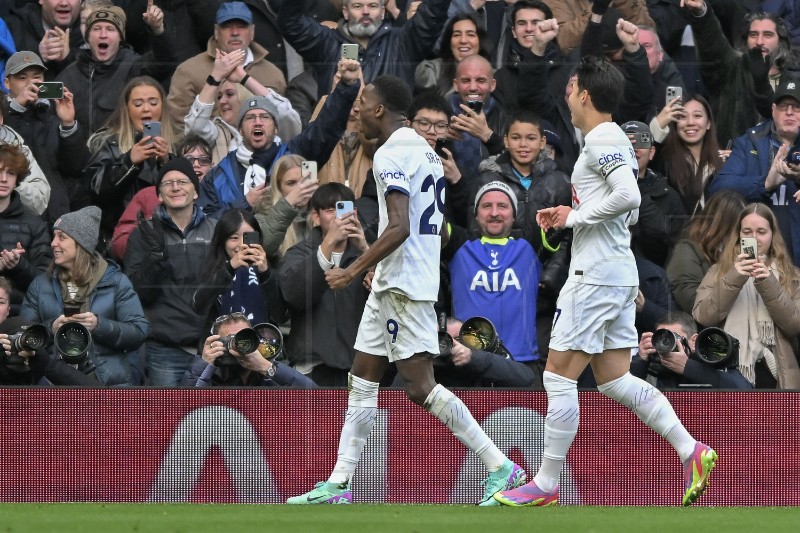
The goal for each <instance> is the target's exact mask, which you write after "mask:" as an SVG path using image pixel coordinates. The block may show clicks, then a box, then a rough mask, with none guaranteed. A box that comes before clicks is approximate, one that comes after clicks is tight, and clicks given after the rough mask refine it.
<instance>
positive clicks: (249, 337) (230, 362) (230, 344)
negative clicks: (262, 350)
mask: <svg viewBox="0 0 800 533" xmlns="http://www.w3.org/2000/svg"><path fill="white" fill-rule="evenodd" d="M219 342H221V343H222V345H223V346H224V347H225V353H224V354H222V355H220V356H219V357H217V358H216V359H215V360H214V366H239V361H237V360H236V357H235V356H234V355H233V354H231V350H236V353H238V354H240V355H247V354H249V353H252V352H255V351H256V350H257V349H258V345H259V344H260V343H261V338H260V337H259V336H258V333H257V332H256V330H254V329H253V328H244V329H242V330H239V331H238V332H237V333H234V334H233V335H228V336H226V337H221V338H220V339H219Z"/></svg>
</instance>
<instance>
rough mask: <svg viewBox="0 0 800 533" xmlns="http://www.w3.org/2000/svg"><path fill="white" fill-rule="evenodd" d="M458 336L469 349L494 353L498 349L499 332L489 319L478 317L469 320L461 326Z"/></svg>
mask: <svg viewBox="0 0 800 533" xmlns="http://www.w3.org/2000/svg"><path fill="white" fill-rule="evenodd" d="M458 336H459V338H460V339H461V342H462V343H463V344H464V345H465V346H467V347H468V348H472V349H474V350H483V351H486V352H494V351H495V350H496V349H497V343H498V340H497V339H498V337H497V330H496V329H495V327H494V324H492V322H491V321H490V320H489V319H488V318H484V317H482V316H476V317H472V318H469V319H467V320H466V321H465V322H464V323H463V324H462V325H461V330H460V331H459V335H458Z"/></svg>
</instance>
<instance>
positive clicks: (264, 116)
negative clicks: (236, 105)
mask: <svg viewBox="0 0 800 533" xmlns="http://www.w3.org/2000/svg"><path fill="white" fill-rule="evenodd" d="M256 119H259V120H260V121H261V122H266V121H268V120H272V115H270V114H269V113H261V114H260V115H245V116H244V119H243V120H244V121H245V122H255V121H256Z"/></svg>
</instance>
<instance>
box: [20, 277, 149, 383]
mask: <svg viewBox="0 0 800 533" xmlns="http://www.w3.org/2000/svg"><path fill="white" fill-rule="evenodd" d="M86 310H88V311H90V312H92V313H94V314H95V315H97V317H98V322H97V328H95V330H94V331H92V340H93V343H94V349H93V351H92V352H90V354H89V357H90V359H91V360H92V362H93V363H94V364H95V367H96V368H95V375H96V376H97V379H98V380H99V381H100V382H101V383H103V384H104V385H133V384H134V374H133V372H132V370H131V367H130V364H129V362H128V356H127V353H128V352H133V351H135V350H138V349H139V347H140V346H141V345H142V343H143V342H144V340H145V338H146V337H147V330H148V325H147V319H146V318H145V316H144V311H142V304H141V302H140V301H139V297H138V295H137V294H136V292H135V291H134V290H133V285H131V282H130V280H129V279H128V277H127V276H125V274H123V273H122V271H120V269H119V267H117V265H116V264H115V263H114V262H112V261H108V267H107V268H106V271H105V273H104V274H103V277H102V278H100V282H99V283H98V284H97V287H96V288H95V290H94V292H92V294H91V295H90V296H89V302H88V304H87V309H86ZM82 311H83V310H82ZM63 313H64V301H63V300H62V298H61V283H60V281H59V280H58V277H57V274H55V273H54V274H47V273H42V274H40V275H39V276H38V277H37V278H36V279H35V280H33V283H31V286H30V287H29V288H28V293H27V294H26V295H25V301H24V302H23V303H22V309H21V311H20V316H22V317H23V318H27V319H28V320H32V321H34V322H39V323H42V324H44V325H45V326H47V328H48V329H49V330H51V331H52V326H53V322H54V321H55V319H56V318H58V317H59V316H61V315H62V314H63Z"/></svg>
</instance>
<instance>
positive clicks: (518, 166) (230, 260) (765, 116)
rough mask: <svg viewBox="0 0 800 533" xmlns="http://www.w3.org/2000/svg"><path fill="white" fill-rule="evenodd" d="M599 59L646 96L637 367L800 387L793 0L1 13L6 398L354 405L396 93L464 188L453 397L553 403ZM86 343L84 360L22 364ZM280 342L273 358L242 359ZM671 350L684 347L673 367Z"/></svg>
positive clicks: (254, 5) (445, 281) (458, 195)
mask: <svg viewBox="0 0 800 533" xmlns="http://www.w3.org/2000/svg"><path fill="white" fill-rule="evenodd" d="M586 55H602V56H603V57H605V58H607V59H609V60H610V61H611V62H612V63H613V64H614V65H616V67H617V68H618V69H619V70H620V71H621V72H622V74H623V75H624V79H625V88H624V93H623V98H622V103H621V104H620V106H619V108H618V109H617V110H616V112H615V113H614V114H613V118H614V120H615V121H616V122H617V123H618V124H619V125H620V126H621V127H622V128H623V130H624V131H625V132H626V133H627V135H628V138H629V139H630V141H631V144H632V147H633V151H634V154H635V158H636V160H637V162H638V169H636V172H638V174H637V177H638V185H639V189H640V192H641V198H642V199H641V205H640V207H639V215H638V222H637V223H636V225H635V226H633V227H632V243H631V246H632V249H633V251H634V253H635V255H636V258H637V266H638V270H639V281H640V285H639V293H638V297H637V299H636V310H637V321H636V327H637V330H638V332H639V335H640V337H641V338H642V342H641V343H640V346H639V348H638V349H635V350H634V353H633V354H632V358H633V361H634V366H635V367H636V368H637V371H638V372H639V373H640V374H641V375H642V376H645V375H649V376H650V378H651V379H652V380H653V383H658V384H659V386H661V385H663V386H670V384H671V386H675V383H676V382H680V383H681V384H683V385H685V384H686V383H687V382H688V383H689V385H692V384H694V385H697V386H713V387H726V388H750V387H756V388H781V389H800V365H798V357H799V356H800V349H799V347H798V334H800V271H798V270H797V265H800V139H799V138H798V132H799V131H800V1H797V0H762V1H758V0H681V1H680V2H678V1H665V0H646V1H644V0H593V1H591V0H516V1H514V0H469V1H467V0H388V1H387V0H293V1H290V0H244V1H234V2H226V1H224V0H193V1H189V0H114V1H113V2H112V1H111V0H7V1H6V2H3V3H2V5H0V79H2V89H3V92H0V323H4V322H5V323H6V324H5V327H4V326H3V324H0V331H2V333H0V347H2V350H0V353H2V354H5V355H4V356H3V357H5V358H4V359H0V367H1V368H0V383H2V384H48V383H49V384H55V385H60V384H80V385H86V384H87V383H89V384H91V383H96V384H98V385H105V386H139V385H149V386H160V387H172V386H217V385H237V386H241V385H245V386H293V387H304V388H311V387H315V386H321V387H338V386H344V385H346V380H347V373H348V371H349V369H350V365H351V364H352V362H353V357H354V353H355V352H354V348H353V342H354V339H355V335H356V330H357V328H358V320H359V318H360V316H361V313H362V311H363V309H364V305H365V302H366V299H367V295H368V293H369V291H370V283H371V274H370V273H368V274H367V275H366V276H365V278H364V279H363V280H361V282H354V283H352V284H351V285H350V286H348V287H347V288H346V289H343V290H337V291H334V290H332V289H330V288H329V287H328V286H327V284H326V281H325V272H326V271H328V270H330V269H331V268H335V267H340V266H347V265H348V264H351V263H352V262H353V261H355V260H356V259H357V258H358V257H359V256H360V255H361V254H363V253H364V252H365V251H366V250H367V249H368V248H369V246H370V244H371V243H372V242H373V241H374V240H375V238H376V235H377V232H378V227H379V212H378V202H377V199H376V195H377V192H376V186H375V179H381V178H380V177H379V176H373V175H372V170H371V167H372V157H373V154H374V152H375V144H374V141H369V140H366V139H365V138H364V137H363V136H362V135H360V131H359V121H358V113H359V94H360V91H361V89H362V87H363V86H364V84H367V83H370V82H371V80H373V79H374V78H376V77H377V76H380V75H383V74H391V75H394V76H397V77H399V78H401V79H402V80H404V81H405V82H406V83H407V84H408V85H409V86H410V87H411V88H412V89H413V91H414V101H413V103H412V105H411V107H410V109H408V113H407V120H408V125H409V126H410V127H411V128H413V129H414V130H415V131H416V132H417V133H418V134H419V135H420V136H422V137H423V138H424V139H425V140H426V141H427V142H428V143H429V144H430V145H431V147H432V148H435V150H436V152H437V154H439V156H440V157H441V160H442V165H443V167H444V175H445V186H444V189H443V190H441V191H438V190H437V191H436V192H437V195H438V199H437V202H441V205H442V206H443V208H444V212H445V214H446V224H445V226H446V227H444V228H432V229H434V230H435V231H436V232H441V233H442V262H441V283H440V290H439V300H438V302H437V310H438V311H439V312H440V315H441V316H442V320H441V324H440V329H441V331H440V339H442V342H441V343H440V344H442V345H443V346H442V348H441V353H440V354H438V355H439V357H438V358H437V361H436V365H435V370H436V374H437V379H440V380H441V381H443V382H445V383H449V384H454V385H457V386H466V387H470V386H480V387H485V386H498V387H520V388H541V383H542V370H543V367H544V358H545V357H546V354H547V351H548V341H549V336H550V328H551V324H552V322H553V318H554V316H555V315H556V314H557V313H558V312H559V311H558V310H557V309H556V305H555V304H556V297H557V295H558V293H559V290H560V289H561V287H562V286H563V284H564V283H565V281H566V279H567V275H568V268H569V258H570V244H571V238H572V235H571V231H570V230H569V229H568V228H567V229H562V230H552V229H551V230H549V231H545V230H544V229H543V228H540V227H539V226H538V224H537V221H536V212H537V211H538V210H540V209H544V208H549V207H555V206H558V205H571V204H572V201H573V195H572V191H571V187H570V174H571V172H572V169H573V166H574V164H575V161H576V160H577V158H578V155H579V154H580V152H581V150H582V149H583V147H584V139H583V138H582V135H581V132H580V130H578V129H577V128H575V127H574V126H573V124H572V122H571V119H570V109H569V107H568V104H567V101H568V97H569V94H570V92H571V91H572V90H573V85H572V81H573V79H574V71H575V67H576V66H577V65H578V64H579V63H580V58H581V57H582V56H586ZM613 155H614V154H609V157H613ZM601 163H602V162H601ZM340 205H345V206H352V207H349V208H348V209H346V210H345V211H341V210H340V211H337V209H338V207H339V206H340ZM423 217H424V214H423ZM253 234H256V238H255V239H253V238H252V235H253ZM742 238H754V239H755V241H756V243H757V246H756V253H755V254H754V256H753V257H749V256H747V255H746V251H745V250H744V249H743V246H742V244H741V239H742ZM478 316H480V317H483V318H486V319H488V322H489V327H488V329H487V328H485V327H484V328H483V329H480V328H478V329H476V328H475V327H474V323H475V321H470V319H471V318H474V317H478ZM8 317H17V318H18V320H15V319H13V318H8ZM7 318H8V319H7ZM691 318H693V319H694V321H692V319H691ZM72 322H75V323H79V324H80V325H81V326H83V327H84V328H85V330H86V331H88V333H89V335H91V346H90V349H89V351H88V358H89V361H88V364H86V363H84V364H69V363H68V362H67V361H66V360H64V359H62V360H61V361H59V359H58V358H57V357H53V354H52V353H45V352H44V351H43V350H41V349H25V348H24V347H23V348H20V349H17V348H15V347H13V346H12V343H11V342H9V341H8V339H9V335H13V334H14V333H17V332H18V331H21V329H20V328H24V327H28V326H30V325H31V324H43V325H44V326H45V327H47V328H48V330H49V331H50V333H51V334H52V335H56V336H57V335H60V334H61V333H63V327H64V325H65V324H68V323H72ZM263 323H271V324H275V325H277V326H279V329H280V331H282V334H283V339H282V340H281V341H280V343H281V347H280V348H281V349H280V350H276V351H277V352H278V353H277V359H271V360H268V361H266V362H264V361H263V358H262V357H261V355H259V351H258V350H257V349H255V348H252V347H250V348H248V349H247V350H246V352H247V353H238V352H237V353H236V354H235V355H237V357H236V358H234V359H235V361H234V363H233V366H235V365H236V364H238V365H239V366H240V367H241V368H238V369H237V371H232V370H231V369H230V368H226V364H227V365H228V366H230V365H231V363H220V361H223V360H224V357H222V356H223V355H225V353H226V351H234V352H236V349H237V348H239V347H240V345H239V344H236V343H234V344H231V345H230V346H229V345H228V344H227V342H228V341H227V340H226V339H228V337H229V336H231V335H234V333H236V332H240V331H241V330H242V329H246V328H249V327H251V326H252V327H256V324H263ZM485 324H486V321H484V322H483V323H482V327H483V326H485ZM471 325H472V328H471V327H470V326H471ZM670 325H672V326H674V328H671V327H670ZM659 326H662V327H666V328H667V329H674V330H677V331H676V333H678V334H679V335H680V336H681V337H688V338H687V339H686V341H687V342H686V343H685V344H683V345H680V346H678V348H677V349H676V350H675V352H668V353H663V354H660V356H659V355H658V354H657V353H654V352H656V351H655V350H654V349H653V346H652V344H651V343H650V339H651V337H652V332H654V331H656V330H657V329H658V327H659ZM709 327H719V328H721V329H723V330H724V331H726V332H727V333H729V334H731V335H733V336H734V337H736V338H737V339H738V341H739V343H740V352H739V357H738V362H737V364H735V365H734V366H733V367H730V368H714V369H713V371H711V373H710V374H709V373H708V372H705V371H704V369H702V368H699V367H698V366H697V365H699V364H704V363H702V362H698V360H696V359H694V358H693V357H692V354H689V353H686V352H693V351H694V342H695V340H694V338H695V336H696V333H697V332H698V331H702V330H703V329H704V328H709ZM256 329H258V328H256ZM223 333H225V335H223ZM56 340H58V339H56ZM689 340H691V343H689V342H688V341H689ZM448 341H449V342H448ZM493 341H494V342H493ZM56 344H58V343H57V342H56ZM245 344H246V343H245ZM242 346H244V345H242ZM684 347H686V349H684ZM242 349H243V348H242ZM16 351H18V352H19V356H20V357H17V358H12V359H13V361H12V360H11V359H8V356H9V354H12V353H13V352H16ZM271 355H275V354H271ZM9 361H11V362H9ZM31 361H33V362H31ZM36 361H39V362H38V363H37V362H36ZM687 362H688V363H687ZM59 363H61V364H63V366H65V367H68V368H67V369H59V368H58V366H59ZM650 367H652V368H650ZM54 368H55V370H53V369H54ZM719 372H722V373H728V372H731V373H735V375H734V376H733V377H730V376H727V375H722V376H720V375H719ZM709 375H710V376H711V377H710V378H708V379H706V378H707V376H709ZM54 376H55V377H54ZM64 376H66V377H64ZM585 378H586V379H585V380H584V379H583V378H582V381H581V383H582V384H586V385H587V386H589V385H590V384H591V383H592V379H591V376H585ZM87 380H88V381H87ZM396 382H397V378H395V376H392V375H388V376H387V377H386V378H385V379H384V381H383V382H382V385H387V386H390V385H393V384H396Z"/></svg>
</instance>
